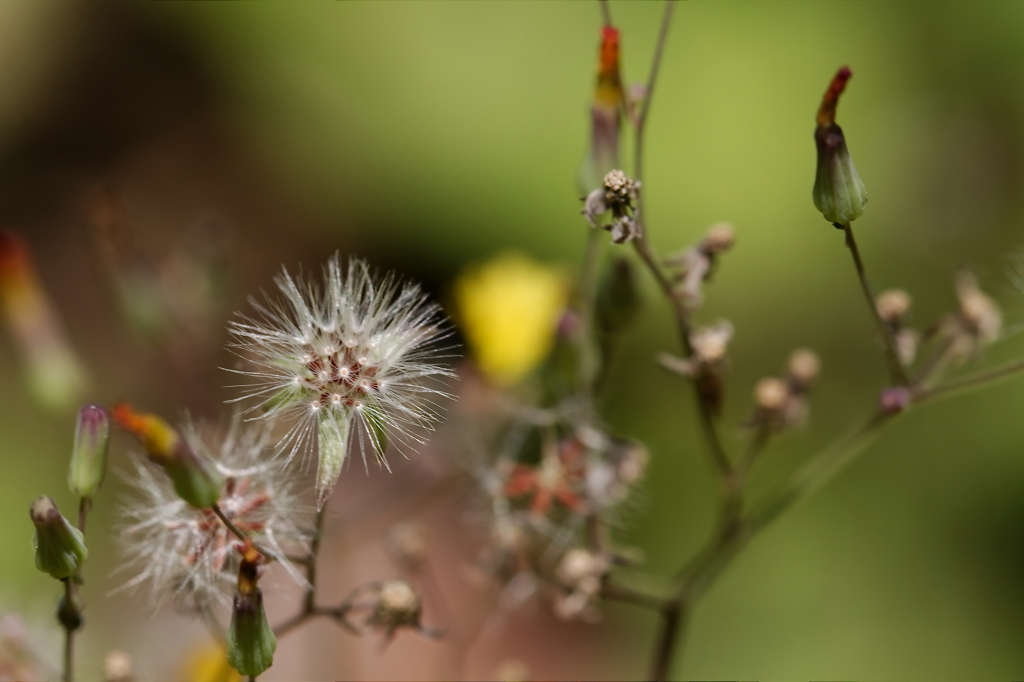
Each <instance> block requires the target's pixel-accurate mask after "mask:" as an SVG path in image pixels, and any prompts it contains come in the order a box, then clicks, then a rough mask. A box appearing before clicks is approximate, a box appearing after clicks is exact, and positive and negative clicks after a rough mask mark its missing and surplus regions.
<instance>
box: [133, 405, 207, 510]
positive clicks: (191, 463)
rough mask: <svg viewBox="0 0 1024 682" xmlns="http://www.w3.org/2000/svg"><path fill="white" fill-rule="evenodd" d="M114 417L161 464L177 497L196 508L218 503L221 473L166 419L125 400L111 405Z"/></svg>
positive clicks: (150, 456) (151, 457)
mask: <svg viewBox="0 0 1024 682" xmlns="http://www.w3.org/2000/svg"><path fill="white" fill-rule="evenodd" d="M113 417H114V421H115V422H117V425H118V426H119V427H120V428H122V429H124V430H125V431H128V432H129V433H131V434H133V435H134V436H135V437H136V438H138V439H139V442H140V443H141V444H142V447H143V448H145V450H146V454H147V455H149V458H150V459H151V460H152V461H154V462H156V463H157V464H159V465H160V466H161V467H163V469H164V471H166V472H167V475H168V476H169V477H170V479H171V482H172V483H173V484H174V492H176V493H178V497H180V498H181V499H183V500H185V501H186V502H188V503H189V504H190V505H192V506H193V507H195V508H196V509H210V508H211V507H213V506H214V505H215V504H217V501H218V500H219V499H220V494H221V489H222V487H223V485H224V480H223V479H222V478H221V475H220V474H219V473H218V472H217V470H216V469H215V468H214V467H213V466H212V465H211V464H210V463H208V462H207V461H206V460H204V459H202V458H200V457H199V456H198V455H196V453H195V452H193V451H192V449H191V448H190V447H189V446H188V443H187V442H185V439H183V438H182V437H181V436H180V435H179V434H178V432H177V431H175V430H174V429H173V428H171V426H170V425H169V424H168V423H167V422H165V421H164V420H163V419H161V418H160V417H157V416H156V415H153V414H140V413H138V412H135V411H134V410H133V409H132V408H131V406H129V405H126V404H125V403H121V404H119V405H115V406H114V409H113Z"/></svg>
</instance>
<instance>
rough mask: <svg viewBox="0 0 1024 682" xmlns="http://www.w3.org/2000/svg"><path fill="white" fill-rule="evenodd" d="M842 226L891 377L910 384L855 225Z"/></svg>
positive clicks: (894, 380) (904, 383)
mask: <svg viewBox="0 0 1024 682" xmlns="http://www.w3.org/2000/svg"><path fill="white" fill-rule="evenodd" d="M842 228H843V232H845V233H846V246H847V248H849V249H850V254H851V255H852V256H853V264H854V266H855V267H856V268H857V278H858V279H859V280H860V288H861V290H862V291H863V292H864V298H865V299H867V304H868V308H870V309H871V316H872V317H873V318H874V320H875V325H876V326H877V327H878V332H879V333H880V334H881V335H882V342H883V343H884V344H885V357H886V361H887V362H888V364H889V378H890V380H891V381H892V383H893V384H894V385H896V386H909V385H910V382H909V381H908V380H907V373H906V371H905V370H904V369H903V363H902V362H900V354H899V352H898V351H897V350H896V340H895V339H894V338H893V336H892V332H891V330H890V329H889V327H888V325H886V324H885V321H884V320H883V319H882V316H881V314H880V313H879V312H878V304H877V303H876V302H875V295H874V294H873V293H872V292H871V284H869V283H868V275H867V272H866V271H865V270H864V261H863V260H861V257H860V250H859V249H858V248H857V240H856V239H854V237H853V227H852V226H851V225H850V223H847V224H845V225H843V226H842Z"/></svg>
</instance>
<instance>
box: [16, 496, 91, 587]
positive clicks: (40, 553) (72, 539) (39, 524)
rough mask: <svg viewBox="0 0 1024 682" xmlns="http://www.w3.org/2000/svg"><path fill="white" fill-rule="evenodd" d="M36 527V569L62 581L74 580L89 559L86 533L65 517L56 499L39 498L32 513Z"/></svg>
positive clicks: (34, 542)
mask: <svg viewBox="0 0 1024 682" xmlns="http://www.w3.org/2000/svg"><path fill="white" fill-rule="evenodd" d="M29 516H30V517H31V518H32V523H33V524H34V525H35V527H36V535H35V539H34V540H33V544H34V545H35V548H36V568H38V569H39V570H40V571H42V572H43V573H48V574H50V575H51V576H53V577H54V578H56V579H58V580H64V579H66V578H70V577H71V576H73V575H74V574H75V573H77V572H78V570H79V568H81V566H82V564H83V563H85V560H86V559H87V558H88V557H89V550H88V549H86V547H85V536H83V535H82V531H80V530H78V529H77V528H75V527H74V526H72V525H71V524H70V523H69V522H68V520H67V519H65V518H64V517H63V516H61V513H60V511H58V510H57V505H56V504H55V503H54V501H53V499H52V498H49V497H46V496H45V495H43V496H41V497H37V498H36V499H35V501H34V502H33V503H32V507H31V508H30V509H29Z"/></svg>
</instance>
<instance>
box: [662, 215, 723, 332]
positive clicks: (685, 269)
mask: <svg viewBox="0 0 1024 682" xmlns="http://www.w3.org/2000/svg"><path fill="white" fill-rule="evenodd" d="M735 241H736V234H735V232H734V231H733V228H732V225H729V224H728V223H719V224H717V225H714V226H712V227H711V229H709V230H708V232H707V234H706V235H704V239H702V240H701V241H700V243H699V244H697V245H696V246H694V247H692V248H690V249H687V250H686V251H683V252H681V253H677V254H674V255H672V256H669V257H668V258H666V259H665V263H666V265H668V266H669V267H670V268H672V269H673V274H674V277H675V281H676V285H675V287H676V293H677V295H679V296H680V297H682V300H683V303H684V304H685V305H686V307H687V309H688V310H690V311H691V312H692V311H695V310H697V309H698V308H700V306H701V305H702V304H703V302H704V292H703V285H704V282H706V281H708V280H709V279H710V278H711V275H712V274H713V272H714V269H715V265H716V263H717V257H718V256H719V255H720V254H722V253H725V252H726V251H728V250H729V249H731V248H732V246H733V244H734V243H735Z"/></svg>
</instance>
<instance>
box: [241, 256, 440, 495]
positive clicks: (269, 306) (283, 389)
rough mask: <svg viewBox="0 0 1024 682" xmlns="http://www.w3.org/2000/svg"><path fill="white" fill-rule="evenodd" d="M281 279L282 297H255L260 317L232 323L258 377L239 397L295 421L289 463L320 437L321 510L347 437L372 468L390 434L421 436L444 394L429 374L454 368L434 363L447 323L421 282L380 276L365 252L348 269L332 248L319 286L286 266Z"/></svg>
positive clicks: (409, 439)
mask: <svg viewBox="0 0 1024 682" xmlns="http://www.w3.org/2000/svg"><path fill="white" fill-rule="evenodd" d="M276 283H277V286H278V288H279V289H280V290H281V293H282V294H284V300H283V301H280V300H274V299H270V298H268V299H267V301H266V303H259V302H257V301H252V305H253V306H254V307H255V308H256V311H257V313H258V314H259V317H258V319H257V318H249V317H243V318H242V320H241V321H238V322H232V323H231V326H230V327H229V329H230V331H231V333H232V334H233V335H234V337H235V340H234V343H233V344H232V345H233V347H234V348H235V349H236V351H238V352H239V354H240V355H241V356H242V357H243V358H245V359H248V360H250V361H251V362H252V363H253V364H254V365H255V369H243V370H231V371H235V372H237V373H238V374H241V375H243V376H246V377H249V378H251V379H252V380H253V382H252V383H250V384H246V385H243V386H241V388H244V389H245V394H244V395H243V396H242V397H241V398H237V399H236V400H248V401H256V404H255V405H252V406H251V407H249V408H248V409H247V411H246V412H247V413H251V414H253V415H254V416H253V418H257V417H262V418H266V419H274V418H276V417H283V418H285V419H287V420H290V421H291V422H292V424H293V425H292V426H291V428H290V430H289V431H288V433H287V435H285V437H284V439H283V440H282V448H283V449H287V448H288V446H289V445H290V451H289V453H288V461H291V459H292V457H294V456H295V454H296V453H297V452H299V451H300V450H307V449H309V448H311V446H312V444H313V442H318V443H319V448H318V450H319V463H318V469H317V484H316V488H317V491H316V492H317V508H318V509H322V508H323V506H324V504H325V503H326V502H327V498H328V497H329V496H330V493H331V491H332V490H333V489H334V484H335V482H336V481H337V479H338V476H339V475H340V473H341V466H342V464H343V463H344V461H345V458H346V456H347V454H348V450H349V446H350V444H351V443H353V442H356V443H358V446H359V449H360V451H361V452H362V455H363V461H364V463H366V464H367V466H368V463H367V460H366V450H367V449H370V450H371V451H372V452H373V453H374V455H375V456H376V457H377V459H378V462H379V463H381V464H382V465H384V466H387V465H386V463H385V461H384V450H385V448H386V445H387V441H388V440H394V441H397V442H398V443H399V444H403V445H410V444H412V443H420V442H422V438H421V437H420V436H419V435H417V434H416V433H415V431H416V430H417V429H420V428H429V427H430V426H431V425H432V424H433V423H434V422H436V421H437V420H438V418H439V417H438V411H437V406H436V404H435V403H434V399H435V398H437V397H439V396H446V394H445V393H443V392H441V391H439V390H438V389H437V388H434V387H431V386H428V385H425V384H424V383H423V380H424V379H435V378H438V377H442V376H452V375H453V374H452V372H451V371H450V370H449V369H447V368H445V367H443V366H442V365H439V364H436V363H435V362H434V359H435V358H436V357H437V347H436V343H437V342H438V341H439V340H441V339H443V338H444V337H446V336H447V335H448V330H447V328H446V325H445V323H444V321H443V319H442V316H441V312H440V308H438V307H437V306H436V305H434V304H432V303H428V302H427V300H426V296H425V295H424V294H423V292H422V291H421V290H420V288H419V287H418V286H416V285H414V284H401V283H400V282H398V281H396V280H395V278H394V277H392V276H391V275H388V276H385V277H383V278H378V277H374V276H373V275H372V274H371V272H370V268H369V266H368V265H367V264H366V263H365V262H364V261H362V260H351V261H350V262H349V264H348V269H347V271H346V272H344V273H343V272H342V270H341V266H340V265H339V264H338V258H337V256H334V257H333V258H331V259H330V260H329V261H328V263H327V267H326V269H325V271H324V282H323V284H322V285H321V286H317V284H316V283H314V282H312V281H302V280H301V279H300V280H298V281H296V280H295V279H293V278H292V276H291V275H290V274H288V272H287V271H283V272H282V273H281V274H280V275H279V276H278V277H277V279H276ZM233 402H234V401H233Z"/></svg>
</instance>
